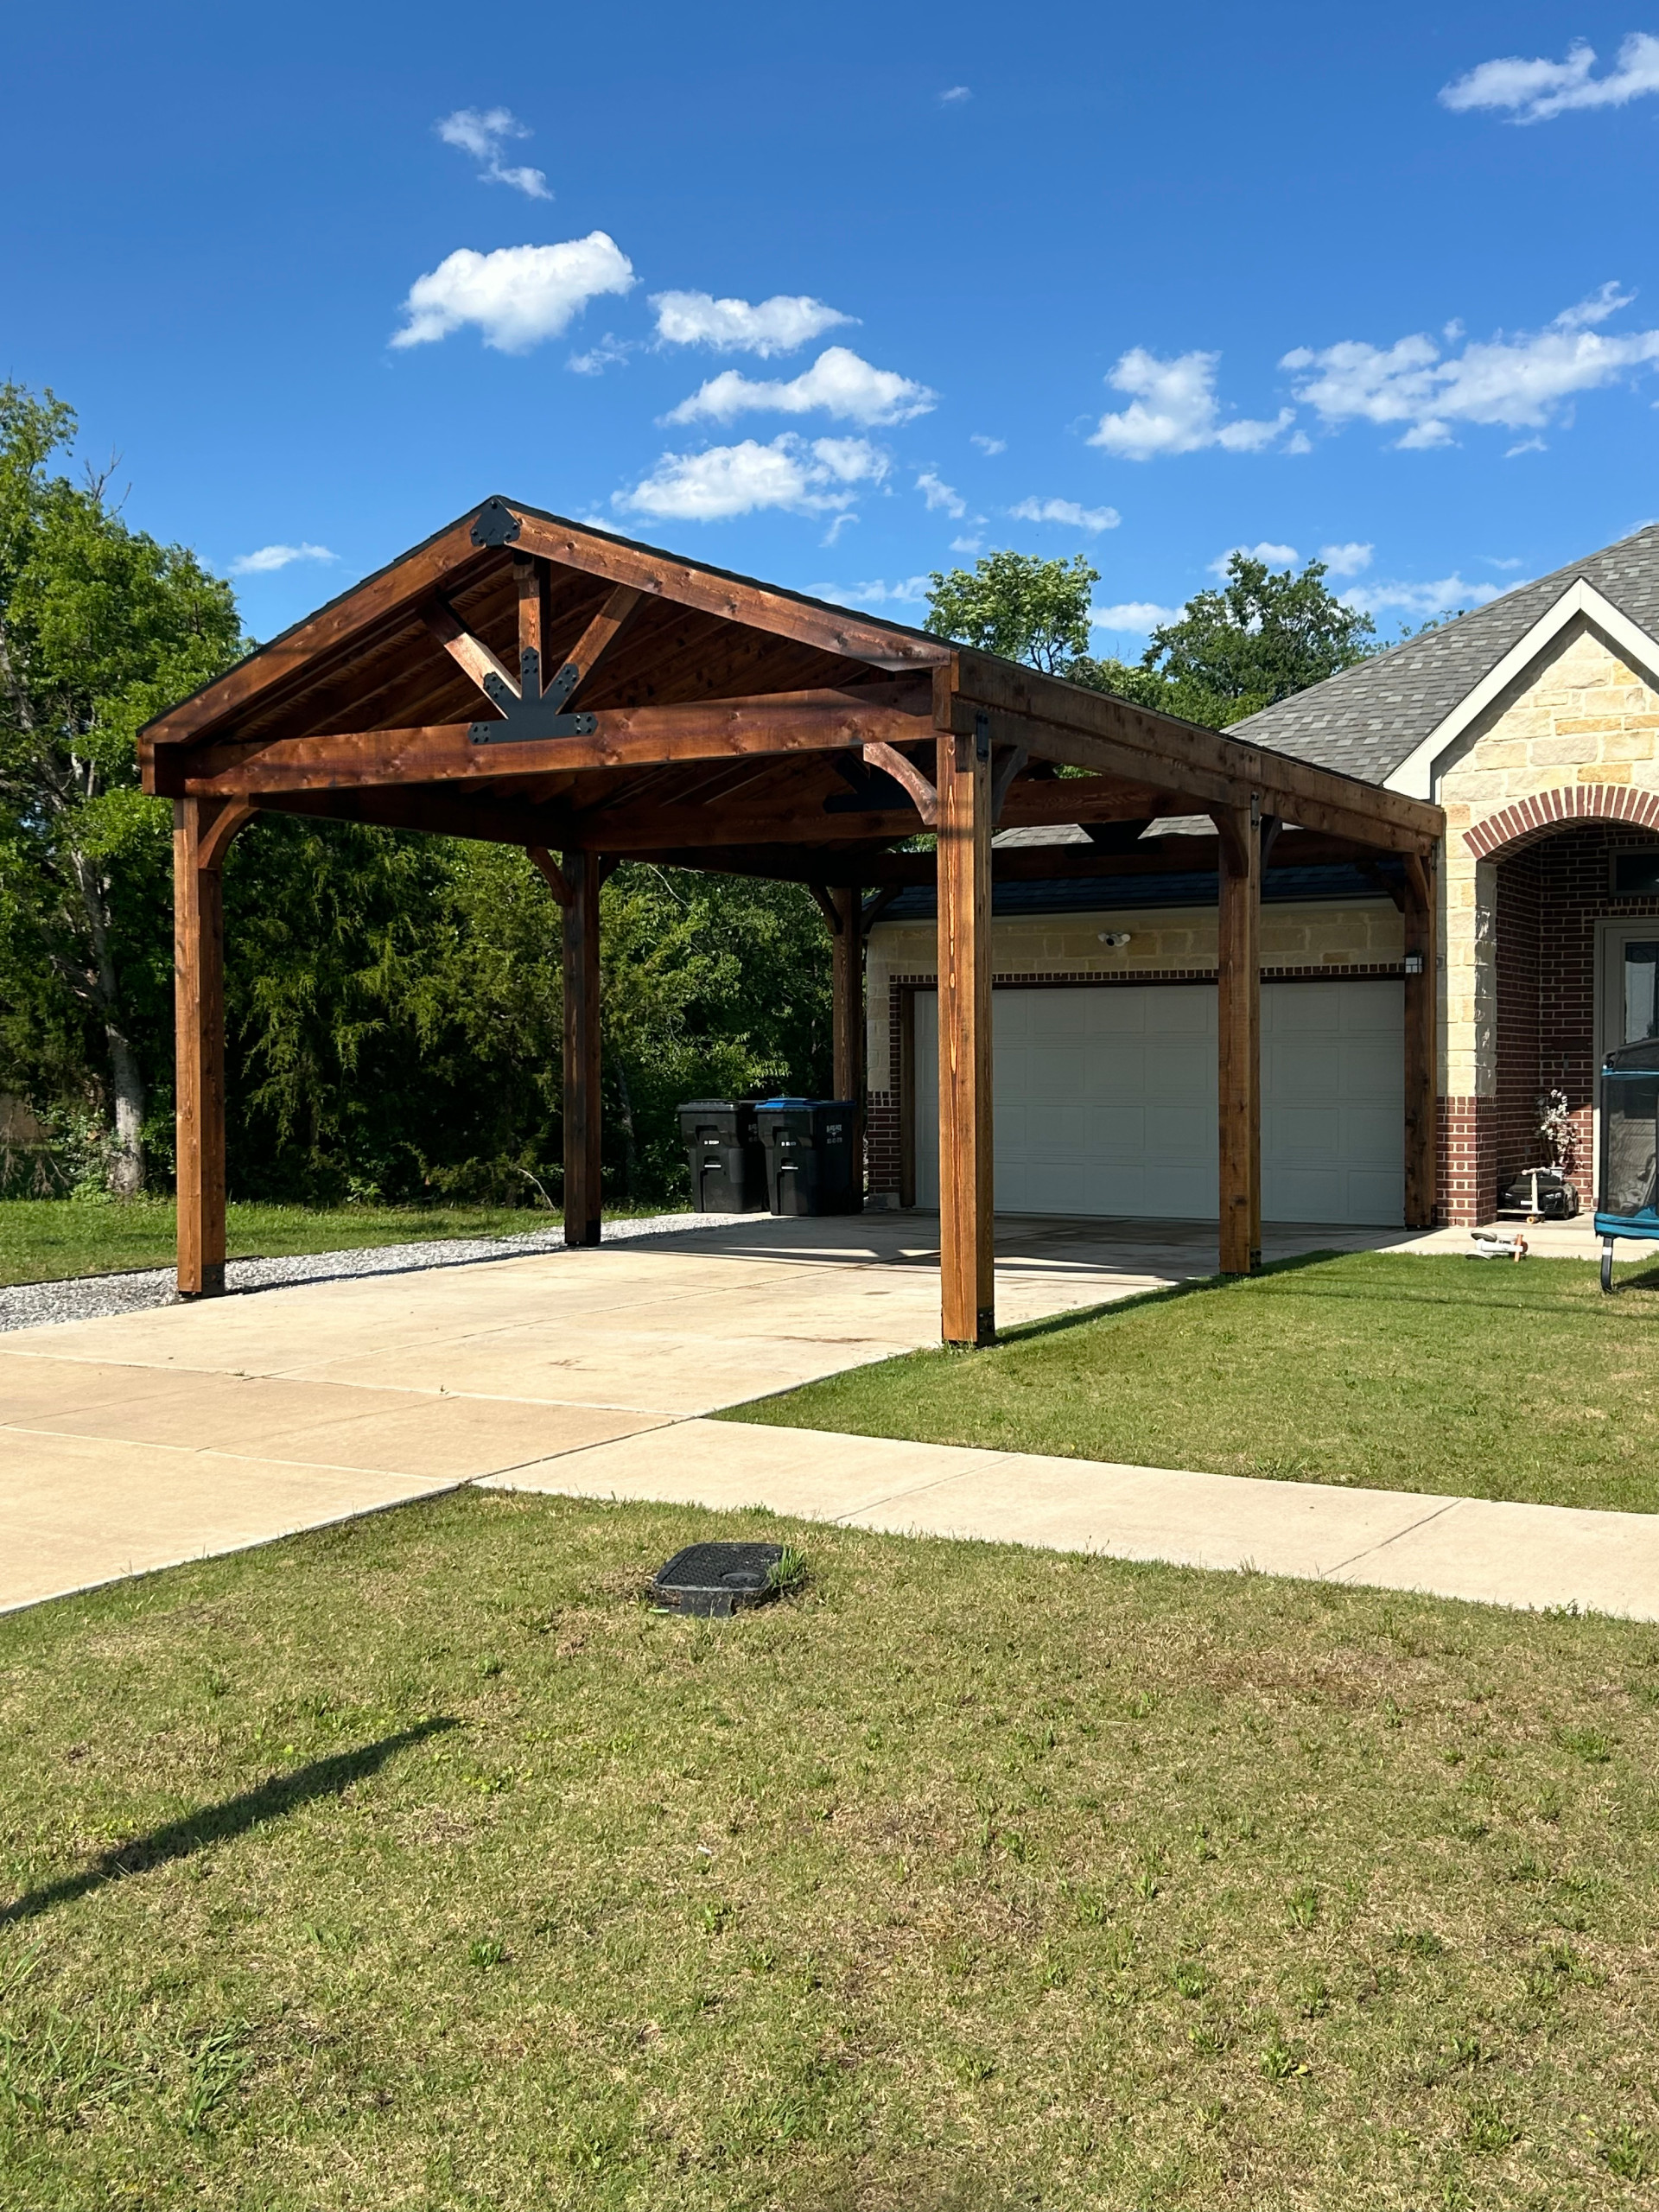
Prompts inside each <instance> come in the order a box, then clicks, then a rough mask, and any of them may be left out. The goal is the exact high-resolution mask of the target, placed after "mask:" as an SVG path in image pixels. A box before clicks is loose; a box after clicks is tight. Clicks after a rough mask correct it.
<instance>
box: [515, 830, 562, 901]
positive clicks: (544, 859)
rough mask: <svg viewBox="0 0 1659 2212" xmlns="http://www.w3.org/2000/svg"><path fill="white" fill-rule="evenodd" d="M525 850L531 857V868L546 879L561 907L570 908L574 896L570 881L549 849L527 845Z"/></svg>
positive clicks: (543, 846)
mask: <svg viewBox="0 0 1659 2212" xmlns="http://www.w3.org/2000/svg"><path fill="white" fill-rule="evenodd" d="M524 850H525V852H526V853H528V855H530V862H531V867H532V868H535V869H536V871H537V874H540V875H541V876H543V878H544V879H545V880H546V883H547V887H548V889H549V890H550V892H551V893H553V896H554V897H555V898H556V899H557V900H558V902H559V904H560V906H569V904H570V899H571V895H572V894H571V890H570V880H569V877H568V876H567V875H566V874H565V872H564V870H563V868H561V867H560V866H559V864H558V862H557V861H556V860H555V859H554V857H553V855H552V854H551V853H550V852H549V851H548V849H547V847H546V846H545V845H526V846H525V847H524Z"/></svg>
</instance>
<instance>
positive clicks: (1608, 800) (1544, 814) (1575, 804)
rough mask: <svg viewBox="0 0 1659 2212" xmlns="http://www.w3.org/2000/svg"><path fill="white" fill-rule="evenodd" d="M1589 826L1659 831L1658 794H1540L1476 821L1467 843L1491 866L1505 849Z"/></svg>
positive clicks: (1580, 789) (1611, 790) (1608, 787)
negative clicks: (1565, 826)
mask: <svg viewBox="0 0 1659 2212" xmlns="http://www.w3.org/2000/svg"><path fill="white" fill-rule="evenodd" d="M1588 821H1594V822H1628V823H1631V824H1633V825H1634V826H1635V827H1637V828H1638V829H1653V830H1659V791H1637V790H1636V789H1635V788H1634V787H1633V786H1632V785H1629V784H1568V785H1566V786H1564V787H1563V788H1562V789H1560V790H1557V791H1537V792H1535V794H1534V795H1533V797H1532V798H1522V799H1517V800H1516V803H1515V804H1514V805H1513V806H1506V807H1504V808H1503V810H1502V812H1501V813H1498V814H1489V815H1488V816H1487V817H1486V819H1485V820H1484V822H1477V823H1475V825H1474V827H1473V828H1472V829H1465V831H1464V834H1463V842H1464V843H1465V845H1467V847H1468V848H1469V849H1470V851H1471V853H1472V854H1473V855H1474V856H1475V858H1476V859H1477V860H1478V861H1486V860H1491V858H1492V856H1493V855H1494V854H1496V853H1498V852H1502V851H1503V850H1504V849H1510V850H1515V849H1518V848H1519V847H1521V846H1522V845H1529V844H1532V843H1533V842H1535V841H1536V840H1537V839H1538V838H1540V837H1547V836H1548V835H1549V833H1550V831H1551V830H1552V829H1558V828H1559V827H1560V824H1561V823H1566V822H1588Z"/></svg>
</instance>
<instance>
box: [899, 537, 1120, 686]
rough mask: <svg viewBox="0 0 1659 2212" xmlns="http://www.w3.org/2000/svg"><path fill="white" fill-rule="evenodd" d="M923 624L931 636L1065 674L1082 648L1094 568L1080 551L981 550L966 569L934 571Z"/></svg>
mask: <svg viewBox="0 0 1659 2212" xmlns="http://www.w3.org/2000/svg"><path fill="white" fill-rule="evenodd" d="M929 581H930V582H931V584H932V587H933V588H932V590H931V592H930V593H929V594H928V614H927V620H926V623H925V625H924V627H925V628H926V629H928V630H931V632H932V633H933V635H934V636H935V637H936V638H949V639H951V640H952V641H953V642H954V643H955V644H957V645H977V646H979V647H980V649H981V650H982V652H989V653H1001V656H1002V658H1004V659H1005V660H1023V661H1026V662H1028V663H1029V664H1030V665H1031V666H1032V667H1033V668H1040V669H1042V670H1044V671H1046V673H1047V674H1049V675H1050V676H1065V675H1067V674H1069V673H1070V671H1071V666H1072V664H1073V663H1074V662H1075V661H1076V660H1077V658H1079V656H1081V655H1083V654H1084V653H1086V652H1087V651H1088V648H1089V594H1090V591H1091V590H1092V589H1093V588H1094V587H1095V585H1096V584H1097V583H1098V582H1100V575H1099V572H1098V570H1096V569H1091V568H1090V565H1089V563H1087V561H1085V560H1084V557H1083V556H1082V554H1080V553H1078V554H1075V555H1074V556H1072V558H1071V560H1070V561H1039V559H1038V558H1037V556H1036V555H1035V554H1034V553H1014V552H1002V553H988V554H986V555H984V556H982V558H980V559H979V560H977V561H976V562H975V563H974V565H973V567H972V568H971V569H950V570H948V571H946V572H944V573H941V572H940V571H939V570H938V569H935V571H934V572H933V575H931V578H930V579H929Z"/></svg>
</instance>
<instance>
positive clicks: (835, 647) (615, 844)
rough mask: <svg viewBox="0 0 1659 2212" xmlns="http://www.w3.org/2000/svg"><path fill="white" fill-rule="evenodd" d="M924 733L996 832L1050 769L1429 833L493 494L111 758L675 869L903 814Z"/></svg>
mask: <svg viewBox="0 0 1659 2212" xmlns="http://www.w3.org/2000/svg"><path fill="white" fill-rule="evenodd" d="M527 640H529V641H531V642H532V643H533V645H535V647H536V649H537V654H538V658H537V663H536V664H535V667H534V669H533V670H532V671H531V673H530V674H529V675H525V674H524V665H523V664H522V662H521V655H522V653H523V652H524V647H525V645H526V641H527ZM515 670H517V671H518V673H517V674H515V672H514V671H515ZM554 671H560V675H559V676H558V677H555V676H554ZM521 678H522V680H523V682H524V686H525V688H524V691H523V694H522V696H521V691H520V683H521ZM564 678H569V685H568V687H567V689H566V690H565V691H563V692H557V690H556V686H557V684H558V683H559V682H561V681H563V679H564ZM543 685H548V686H549V689H548V690H543ZM555 694H556V696H555ZM480 695H485V696H480ZM567 700H568V702H569V707H570V711H569V713H564V712H563V704H564V702H566V701H567ZM491 702H493V704H492V703H491ZM941 729H948V730H950V731H951V732H953V733H954V734H955V735H956V736H957V737H958V738H963V737H968V738H974V739H976V740H977V741H979V742H981V743H982V745H984V746H986V747H990V748H992V749H993V750H994V751H995V754H996V757H997V760H998V764H999V769H1000V772H1001V773H1000V781H999V786H998V798H999V804H1001V803H1003V802H1006V804H1007V820H1008V822H1009V823H1015V822H1018V821H1021V820H1026V819H1034V820H1048V821H1052V820H1054V819H1056V818H1058V813H1057V809H1061V810H1064V809H1065V808H1067V807H1070V806H1071V804H1072V798H1071V791H1070V789H1069V788H1068V790H1067V791H1066V792H1065V796H1064V797H1063V798H1062V797H1061V796H1060V795H1059V794H1058V793H1057V791H1056V788H1055V784H1054V768H1055V766H1056V765H1070V766H1072V767H1075V768H1078V769H1081V770H1083V771H1084V773H1085V775H1089V776H1090V777H1092V779H1093V780H1092V781H1091V782H1090V783H1087V784H1084V783H1083V782H1081V781H1079V782H1078V783H1077V804H1078V805H1079V806H1081V807H1082V809H1083V811H1082V813H1081V814H1080V815H1079V816H1078V817H1077V818H1081V819H1090V818H1095V819H1102V818H1112V817H1114V816H1116V817H1123V816H1125V815H1126V814H1127V815H1129V816H1133V815H1134V814H1135V812H1136V810H1143V811H1145V812H1149V813H1155V812H1160V811H1162V812H1166V811H1169V810H1170V808H1169V807H1168V805H1167V804H1163V805H1160V804H1154V802H1156V801H1158V800H1160V799H1162V800H1167V799H1170V798H1173V799H1174V800H1176V801H1177V802H1178V803H1179V802H1185V804H1186V805H1187V806H1188V807H1190V806H1191V805H1192V804H1194V803H1197V804H1213V805H1222V806H1233V807H1243V806H1245V805H1247V804H1256V805H1258V806H1259V809H1260V810H1261V811H1262V813H1264V814H1280V815H1284V816H1287V817H1289V818H1292V819H1295V820H1299V821H1302V822H1304V823H1306V824H1307V826H1309V827H1311V828H1315V829H1323V830H1325V831H1326V832H1328V833H1330V834H1334V835H1338V836H1351V837H1353V838H1356V839H1357V840H1359V841H1360V842H1367V843H1373V844H1376V845H1381V846H1391V847H1394V848H1395V849H1415V850H1421V849H1427V848H1428V847H1429V846H1431V845H1432V844H1433V842H1434V840H1435V838H1436V836H1438V835H1439V832H1440V817H1439V816H1438V812H1437V811H1436V810H1433V809H1430V808H1427V807H1424V806H1422V805H1421V804H1420V803H1418V802H1415V801H1413V800H1409V799H1405V798H1400V797H1399V796H1398V795H1396V794H1394V793H1386V792H1382V791H1376V790H1375V789H1374V788H1370V787H1368V786H1366V785H1363V784H1361V783H1358V782H1357V781H1355V780H1354V779H1349V778H1347V777H1344V776H1342V775H1340V774H1332V772H1330V771H1328V770H1325V769H1319V768H1310V767H1307V766H1303V765H1301V764H1300V763H1297V762H1295V761H1293V760H1289V759H1287V758H1286V757H1284V756H1280V755H1275V754H1273V753H1263V752H1262V751H1261V750H1260V749H1258V748H1257V747H1254V746H1247V745H1243V744H1240V743H1239V742H1238V741H1236V740H1235V739H1234V738H1232V737H1230V736H1224V735H1222V734H1218V733H1217V732H1215V731H1212V730H1206V729H1201V728H1197V727H1196V726H1194V725H1192V724H1188V723H1184V722H1179V721H1174V720H1173V719H1172V718H1170V717H1168V716H1165V715H1155V714H1151V713H1148V712H1147V711H1146V710H1145V709H1140V708H1137V707H1135V706H1134V705H1132V704H1130V703H1129V702H1125V701H1122V700H1118V699H1115V698H1110V697H1108V696H1105V695H1103V694H1101V693H1097V692H1091V691H1086V690H1082V689H1080V688H1079V687H1077V686H1076V685H1073V684H1070V683H1064V682H1062V681H1060V680H1059V679H1058V678H1056V677H1047V676H1044V675H1042V674H1040V673H1039V671H1034V670H1032V669H1028V668H1025V667H1021V666H1018V665H1016V664H1013V663H1010V662H1006V661H1001V660H999V659H998V658H996V657H995V656H994V655H991V654H988V653H984V652H978V651H976V650H973V649H970V648H966V647H957V646H953V645H950V644H949V643H948V642H947V641H945V640H944V639H938V638H935V637H932V636H930V635H928V634H927V633H925V632H922V631H918V630H914V629H912V628H909V627H907V626H905V625H903V624H900V623H896V622H891V621H887V620H879V619H876V618H873V617H870V616H868V615H862V614H859V613H853V612H851V611H849V609H847V608H845V607H836V606H832V605H829V604H827V603H826V602H824V601H818V600H813V599H809V598H806V597H804V595H802V594H797V593H793V592H788V591H784V590H780V589H779V588H776V587H774V586H771V585H768V584H764V583H760V582H755V581H754V580H753V579H750V578H747V577H742V576H737V575H731V574H729V573H728V572H726V571H724V570H721V569H714V568H710V567H708V566H706V565H703V564H700V563H692V562H688V561H685V560H683V559H681V558H680V557H678V556H675V555H672V554H669V553H666V552H664V551H661V550H658V549H657V548H653V547H651V546H645V545H640V544H639V543H635V542H633V541H632V540H629V539H626V538H620V537H612V536H611V535H610V534H608V533H607V532H605V531H598V530H595V529H593V528H591V527H589V526H588V525H587V524H577V523H573V522H569V521H567V520H565V519H564V518H561V517H559V516H556V515H552V514H549V513H547V512H543V510H540V509H537V508H534V507H530V506H526V505H523V504H522V503H520V502H518V501H508V500H506V499H502V498H499V497H497V498H493V499H489V500H486V502H485V504H484V505H483V506H482V507H481V508H480V509H478V510H476V511H474V512H469V513H468V514H467V515H465V516H463V517H462V518H461V519H460V520H458V521H456V522H454V523H452V524H449V525H448V528H447V529H445V530H443V531H439V532H438V533H436V535H435V536H434V537H431V538H429V539H428V540H427V541H426V542H425V543H423V544H422V545H420V546H417V547H416V548H415V549H414V550H413V551H411V552H410V553H408V554H405V555H404V556H402V558H401V559H399V560H397V561H396V562H394V563H391V565H390V566H389V567H387V568H385V569H382V570H380V571H379V572H378V574H377V575H373V576H371V577H369V578H367V579H365V582H362V583H360V584H358V585H356V586H354V587H353V589H352V590H350V591H348V592H346V593H345V594H342V595H341V596H340V598H338V599H336V600H334V601H332V602H330V603H329V605H327V607H323V608H321V610H320V611H319V612H318V613H315V614H314V615H311V616H309V617H308V618H307V620H304V621H302V622H300V623H298V624H296V625H295V626H294V627H293V628H292V629H290V630H289V631H287V632H284V633H283V635H282V636H281V637H280V638H278V639H275V640H274V641H273V642H272V643H271V644H270V645H266V646H264V647H263V648H262V649H261V650H260V651H259V652H256V653H254V654H253V655H251V657H250V658H248V659H247V660H245V661H244V662H242V663H241V664H239V665H238V667H236V668H234V669H232V671H230V672H229V673H228V674H227V675H226V676H224V677H220V678H219V680H218V681H217V682H216V683H212V684H209V685H208V686H207V687H206V688H205V689H204V690H201V691H200V692H198V693H197V694H196V695H195V696H194V697H193V698H191V699H188V700H187V701H185V702H183V703H182V704H181V706H179V707H177V708H175V709H172V710H171V711H170V712H168V714H165V715H161V716H159V717H158V718H157V719H156V721H153V722H152V723H151V724H150V725H149V727H148V728H147V729H146V730H145V731H144V732H143V734H142V735H141V739H140V751H141V759H142V760H143V768H144V778H145V785H146V788H147V789H149V790H150V791H158V792H162V793H163V794H166V795H169V796H173V797H196V798H237V799H240V800H242V801H245V802H249V803H251V804H256V805H258V806H264V807H276V808H277V809H286V810H293V811H297V812H308V813H313V814H317V813H321V814H327V815H334V816H339V817H344V818H347V819H356V820H363V821H375V822H380V823H385V824H387V825H388V826H401V827H406V828H412V829H432V830H440V831H444V832H447V833H448V834H452V835H461V836H480V837H487V838H491V839H497V840H500V841H503V842H519V843H530V844H545V845H549V846H557V847H561V848H568V847H572V846H574V847H576V848H581V849H590V850H602V851H606V852H610V853H622V852H626V851H639V852H651V853H653V854H656V855H662V854H665V853H672V854H674V855H679V856H683V857H685V858H686V859H687V860H688V861H690V863H691V864H696V863H695V861H692V859H691V856H692V855H694V854H695V853H696V852H697V851H699V850H702V849H706V848H709V847H712V846H724V847H725V848H727V849H728V851H729V850H730V849H732V848H734V847H736V846H740V845H741V846H743V847H746V848H747V849H748V850H749V851H750V852H751V853H753V854H755V855H760V854H761V853H762V852H763V851H775V850H777V849H780V848H782V847H785V846H791V845H792V846H794V847H796V848H797V849H798V848H799V847H800V846H802V845H804V844H811V845H816V846H819V847H825V848H827V847H830V846H835V847H840V848H846V847H848V846H849V845H851V844H855V843H858V842H862V843H864V844H865V845H866V846H867V847H871V846H874V847H876V848H879V846H880V844H881V843H882V842H895V841H898V840H900V839H903V838H906V837H909V836H913V835H914V834H915V833H916V831H917V829H918V828H919V827H923V826H929V827H931V817H930V815H929V812H928V804H929V799H930V797H931V785H930V783H929V782H928V780H927V779H928V776H929V773H930V772H931V759H932V748H933V746H934V744H935V741H936V737H937V734H938V731H939V730H941ZM918 748H921V749H918ZM1091 807H1092V808H1093V810H1094V811H1093V813H1092V814H1091V813H1090V808H1091ZM918 816H919V820H918ZM753 872H755V873H766V872H770V870H769V868H766V867H765V866H762V865H760V861H759V859H757V861H756V864H755V866H754V868H753Z"/></svg>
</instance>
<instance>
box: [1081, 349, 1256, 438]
mask: <svg viewBox="0 0 1659 2212" xmlns="http://www.w3.org/2000/svg"><path fill="white" fill-rule="evenodd" d="M1220 359H1221V356H1220V354H1219V353H1178V354H1177V355H1176V356H1175V358H1174V359H1173V360H1168V361H1160V360H1159V359H1158V358H1157V356H1156V355H1155V354H1153V353H1148V352H1147V349H1146V347H1145V346H1135V347H1133V348H1132V349H1131V351H1130V352H1128V353H1125V354H1124V356H1123V357H1122V359H1121V360H1120V361H1119V363H1118V365H1117V366H1116V368H1115V369H1114V370H1113V371H1112V372H1111V374H1110V376H1109V377H1108V378H1107V379H1106V381H1107V382H1108V384H1109V385H1111V386H1112V388H1113V389H1114V391H1125V392H1128V394H1129V396H1130V399H1131V402H1132V404H1130V405H1129V406H1128V407H1126V408H1124V409H1123V410H1122V411H1121V412H1120V413H1118V414H1116V415H1103V416H1101V418H1100V427H1099V429H1097V430H1096V432H1095V434H1094V435H1093V437H1091V438H1090V441H1089V442H1090V445H1091V446H1104V447H1105V448H1106V450H1107V452H1108V453H1114V454H1117V455H1118V456H1119V458H1120V459H1121V460H1124V461H1151V460H1152V459H1153V458H1154V455H1156V454H1172V453H1197V452H1198V450H1199V449H1200V448H1202V447H1205V446H1220V447H1222V448H1224V451H1226V452H1228V453H1259V452H1260V451H1261V450H1262V447H1264V446H1268V445H1271V444H1272V442H1273V441H1274V439H1275V438H1276V437H1277V436H1278V435H1279V434H1280V432H1281V430H1286V429H1289V427H1290V425H1291V423H1293V422H1294V420H1295V410H1294V408H1291V407H1287V408H1284V409H1282V410H1281V411H1280V414H1279V416H1278V417H1277V419H1276V420H1275V421H1274V422H1271V423H1254V422H1248V421H1245V420H1243V419H1242V418H1236V419H1234V420H1232V421H1226V420H1224V418H1223V416H1222V412H1221V406H1220V403H1219V402H1218V401H1217V397H1216V365H1217V363H1218V362H1219V360H1220Z"/></svg>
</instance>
